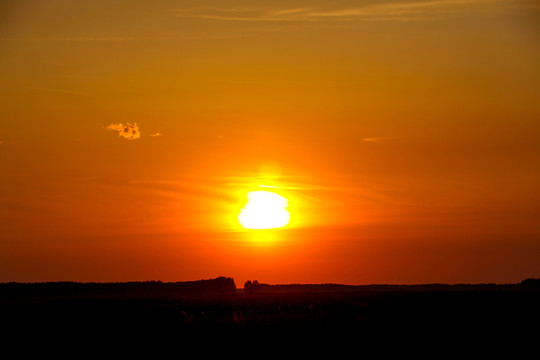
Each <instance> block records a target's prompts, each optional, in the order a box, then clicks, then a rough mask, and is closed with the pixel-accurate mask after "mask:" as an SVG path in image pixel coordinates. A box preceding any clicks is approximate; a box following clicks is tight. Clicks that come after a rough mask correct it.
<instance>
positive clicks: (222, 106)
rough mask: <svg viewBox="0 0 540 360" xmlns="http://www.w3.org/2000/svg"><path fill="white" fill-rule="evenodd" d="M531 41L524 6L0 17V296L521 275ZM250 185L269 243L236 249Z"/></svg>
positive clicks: (537, 159)
mask: <svg viewBox="0 0 540 360" xmlns="http://www.w3.org/2000/svg"><path fill="white" fill-rule="evenodd" d="M539 24H540V6H539V5H538V3H537V2H536V1H529V0H515V1H511V0H471V1H459V0H453V1H450V0H432V1H416V0H407V1H393V0H387V1H321V0H319V1H299V0H293V1H271V2H268V1H245V0H244V1H165V0H161V1H153V2H151V3H150V2H146V1H117V2H113V3H111V2H108V1H92V2H86V3H85V2H72V1H66V0H58V1H50V2H40V1H3V2H2V4H0V78H1V79H2V81H1V82H0V174H1V177H0V281H44V280H51V281H52V280H77V281H124V280H147V279H148V280H164V281H167V280H171V281H174V280H190V279H198V278H206V277H214V276H221V275H224V276H233V277H234V278H235V279H236V280H237V285H238V284H239V283H240V282H242V283H243V280H244V279H245V280H247V279H258V280H259V281H262V282H266V283H283V282H338V283H354V284H359V283H375V282H379V283H382V282H386V283H421V282H450V283H454V282H508V281H519V280H521V279H522V278H524V277H527V276H530V275H531V274H534V273H538V271H539V270H540V260H539V259H540V227H539V225H538V224H539V223H540V207H539V205H538V204H539V203H540V189H539V187H538V183H540V166H539V164H540V141H539V134H540V66H539V64H540V47H539V46H538V44H539V40H540V26H539ZM128 123H129V124H131V125H132V126H133V128H130V131H131V130H133V131H135V130H136V136H134V135H133V134H134V133H131V135H130V136H129V137H127V138H124V137H122V136H118V132H117V131H116V130H115V129H120V130H121V129H122V127H125V126H126V125H127V124H128ZM118 124H122V127H117V125H118ZM131 125H130V126H131ZM135 125H136V128H135ZM126 134H127V133H126ZM268 163H272V164H277V166H278V167H279V169H280V171H279V176H278V177H274V176H270V177H268V176H263V175H261V173H260V168H261V166H262V165H264V164H268ZM258 185H267V186H277V187H279V190H278V192H280V193H282V194H283V195H284V196H285V197H287V199H289V204H290V211H291V224H290V225H289V226H288V227H287V228H285V229H281V230H273V231H268V232H267V233H264V232H261V231H259V232H256V231H255V232H253V231H245V230H242V229H240V228H239V226H238V224H237V223H236V222H235V219H236V215H237V213H238V211H239V210H240V208H241V206H242V202H243V201H244V197H245V193H246V192H247V191H250V190H254V189H257V186H258ZM268 234H269V235H268ZM266 236H268V237H269V239H270V240H268V241H260V240H257V237H259V238H265V237H266Z"/></svg>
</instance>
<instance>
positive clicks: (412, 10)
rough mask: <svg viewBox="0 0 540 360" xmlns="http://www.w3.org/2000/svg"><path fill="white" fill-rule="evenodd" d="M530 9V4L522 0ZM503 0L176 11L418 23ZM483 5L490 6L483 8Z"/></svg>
mask: <svg viewBox="0 0 540 360" xmlns="http://www.w3.org/2000/svg"><path fill="white" fill-rule="evenodd" d="M518 2H519V3H520V4H521V6H527V4H529V2H528V1H525V0H523V1H521V2H520V1H518ZM510 3H511V2H508V1H503V0H428V1H426V0H424V1H410V2H397V1H387V2H377V3H372V4H365V5H361V6H355V7H323V6H319V7H291V8H282V9H271V8H269V7H268V6H266V7H251V8H249V7H240V8H218V7H196V8H186V9H174V10H173V12H174V14H175V15H176V16H178V17H185V18H199V19H209V20H220V21H244V22H333V21H377V20H379V21H382V20H417V19H425V18H428V17H432V16H435V15H437V14H443V13H451V12H456V11H470V10H471V7H472V6H477V7H478V6H479V9H483V10H485V11H491V10H492V9H491V5H493V4H497V5H500V6H508V7H509V6H513V7H515V6H516V4H515V3H513V4H510ZM482 5H490V6H489V7H486V6H484V7H482Z"/></svg>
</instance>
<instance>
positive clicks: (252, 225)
mask: <svg viewBox="0 0 540 360" xmlns="http://www.w3.org/2000/svg"><path fill="white" fill-rule="evenodd" d="M288 206H289V201H288V200H287V199H286V198H284V197H283V196H281V195H278V194H276V193H274V192H271V191H263V190H261V191H251V192H249V193H247V203H246V205H244V207H243V208H242V209H241V210H240V214H239V215H238V222H239V223H240V225H242V227H244V228H246V229H273V228H280V227H284V226H286V225H288V224H289V220H290V217H291V215H290V213H289V211H288V210H287V207H288Z"/></svg>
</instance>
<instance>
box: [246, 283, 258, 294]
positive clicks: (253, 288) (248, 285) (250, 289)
mask: <svg viewBox="0 0 540 360" xmlns="http://www.w3.org/2000/svg"><path fill="white" fill-rule="evenodd" d="M258 289H259V281H257V280H253V282H252V281H251V280H248V281H246V282H245V283H244V290H245V291H247V292H250V293H251V292H255V291H257V290H258Z"/></svg>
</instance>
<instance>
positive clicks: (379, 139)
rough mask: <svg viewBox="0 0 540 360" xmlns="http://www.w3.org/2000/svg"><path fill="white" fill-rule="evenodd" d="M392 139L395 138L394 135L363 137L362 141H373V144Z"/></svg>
mask: <svg viewBox="0 0 540 360" xmlns="http://www.w3.org/2000/svg"><path fill="white" fill-rule="evenodd" d="M393 139H397V137H395V136H376V137H367V138H363V139H362V141H366V142H370V143H375V144H382V143H386V142H388V141H391V140H393Z"/></svg>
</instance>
